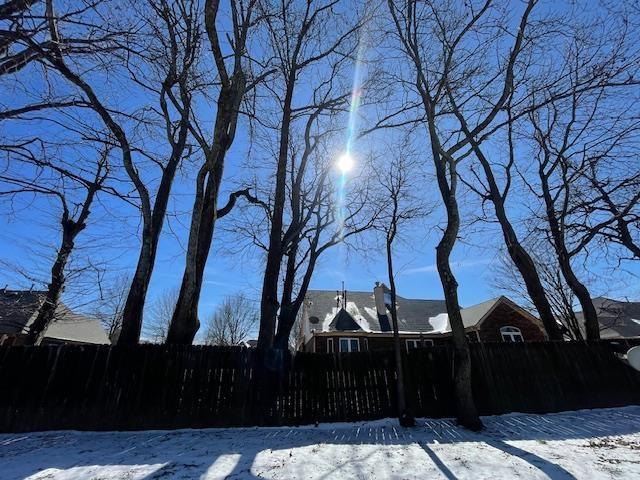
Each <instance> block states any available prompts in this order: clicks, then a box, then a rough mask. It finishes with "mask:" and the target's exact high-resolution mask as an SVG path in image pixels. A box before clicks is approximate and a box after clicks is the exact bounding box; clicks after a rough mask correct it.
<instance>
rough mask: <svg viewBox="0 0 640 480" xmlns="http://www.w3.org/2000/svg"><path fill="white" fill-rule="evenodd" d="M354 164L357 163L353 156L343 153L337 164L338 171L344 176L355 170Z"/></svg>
mask: <svg viewBox="0 0 640 480" xmlns="http://www.w3.org/2000/svg"><path fill="white" fill-rule="evenodd" d="M354 164H355V162H354V160H353V157H352V156H351V154H350V153H343V154H342V155H340V157H338V161H337V162H336V167H338V170H340V171H341V172H342V173H343V174H345V173H347V172H350V171H351V170H353V167H354Z"/></svg>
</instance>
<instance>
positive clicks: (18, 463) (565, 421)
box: [0, 407, 640, 479]
mask: <svg viewBox="0 0 640 480" xmlns="http://www.w3.org/2000/svg"><path fill="white" fill-rule="evenodd" d="M484 422H485V425H486V427H487V428H486V430H484V431H483V432H481V433H478V434H476V433H471V432H468V431H465V430H462V429H460V428H457V427H455V426H454V425H453V423H452V422H451V421H449V420H427V419H422V420H420V421H419V425H418V426H417V427H416V428H412V429H402V428H400V427H398V426H397V423H396V422H395V421H394V420H381V421H375V422H367V423H358V424H354V423H350V424H333V425H321V426H319V427H300V428H238V429H211V430H178V431H147V432H101V433H95V432H66V431H65V432H44V433H29V434H13V435H6V434H5V435H0V478H2V479H14V478H16V479H17V478H29V479H45V478H46V479H121V478H123V479H170V478H179V479H191V478H195V479H198V478H201V479H214V478H236V479H241V478H242V479H244V478H269V479H276V478H279V479H285V478H286V479H290V478H339V479H346V478H360V479H368V478H398V479H405V478H406V479H409V478H420V479H425V478H446V479H454V478H474V479H477V478H514V477H520V478H554V479H556V478H588V479H594V478H640V407H626V408H617V409H603V410H589V411H580V412H566V413H558V414H549V415H521V414H518V415H516V414H514V415H501V416H495V417H485V418H484Z"/></svg>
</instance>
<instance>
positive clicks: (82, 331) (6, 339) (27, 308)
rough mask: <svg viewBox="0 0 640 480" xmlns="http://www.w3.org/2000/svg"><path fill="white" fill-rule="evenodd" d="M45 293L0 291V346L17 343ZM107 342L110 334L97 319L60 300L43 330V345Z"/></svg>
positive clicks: (33, 317) (33, 316)
mask: <svg viewBox="0 0 640 480" xmlns="http://www.w3.org/2000/svg"><path fill="white" fill-rule="evenodd" d="M44 298H45V292H41V291H32V290H6V289H3V290H0V345H20V344H22V342H23V339H24V337H25V335H26V333H27V332H28V331H29V326H30V325H31V324H32V323H33V321H34V320H35V317H36V315H37V312H38V308H39V307H40V305H41V304H42V302H43V301H44ZM63 343H75V344H89V343H92V344H108V343H111V342H110V341H109V337H108V336H107V333H106V332H105V331H104V329H103V328H102V325H101V324H100V321H99V320H98V319H95V318H90V317H87V316H85V315H80V314H78V313H74V312H73V311H71V310H70V309H69V308H68V307H67V306H66V305H64V304H63V303H61V304H60V305H58V308H57V310H56V315H55V320H54V321H53V323H52V324H51V325H49V328H47V331H46V333H45V338H44V340H43V342H42V344H43V345H58V344H63Z"/></svg>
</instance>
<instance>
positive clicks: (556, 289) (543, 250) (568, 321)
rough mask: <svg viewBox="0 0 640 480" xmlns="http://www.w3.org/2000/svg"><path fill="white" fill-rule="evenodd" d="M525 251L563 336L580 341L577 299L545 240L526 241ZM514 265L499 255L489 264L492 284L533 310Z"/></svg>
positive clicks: (582, 331) (580, 327)
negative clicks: (534, 266) (533, 266)
mask: <svg viewBox="0 0 640 480" xmlns="http://www.w3.org/2000/svg"><path fill="white" fill-rule="evenodd" d="M526 248H527V251H528V253H529V255H530V256H531V258H532V259H533V261H534V262H535V265H536V271H537V272H538V275H539V277H540V282H541V283H542V286H543V288H544V291H545V295H546V297H547V299H548V300H549V304H550V305H551V309H552V311H553V315H554V318H555V321H556V322H558V325H559V327H560V329H561V331H562V333H563V335H564V336H566V337H568V338H570V339H572V340H583V339H584V329H583V327H582V325H581V324H580V322H579V320H578V318H577V316H576V311H575V304H576V298H575V296H574V294H573V292H572V291H571V289H570V288H569V286H568V285H567V284H566V282H565V281H564V278H563V276H562V273H561V272H560V269H559V267H558V264H557V261H556V260H555V255H554V254H550V252H549V248H553V247H551V246H550V245H548V242H547V240H546V239H544V240H543V241H541V242H537V243H534V242H529V243H527V244H526ZM514 267H515V265H514V264H513V262H512V261H511V259H510V258H507V257H506V256H504V255H502V256H500V257H499V258H498V261H497V262H495V263H494V264H493V265H492V272H493V275H492V280H491V284H492V286H493V287H494V288H495V289H496V290H498V291H499V292H507V293H508V295H509V296H510V297H511V298H512V299H513V300H515V301H517V302H519V303H520V304H521V305H523V306H525V308H527V309H528V310H531V311H533V310H535V305H534V303H533V301H532V300H531V297H530V296H529V292H528V290H527V288H526V285H524V284H523V282H522V276H521V275H520V274H519V272H518V271H517V270H516V269H514Z"/></svg>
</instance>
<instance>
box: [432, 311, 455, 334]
mask: <svg viewBox="0 0 640 480" xmlns="http://www.w3.org/2000/svg"><path fill="white" fill-rule="evenodd" d="M429 324H430V325H431V326H432V327H433V330H432V331H430V332H429V333H445V332H450V331H451V329H450V328H449V315H447V314H446V313H439V314H438V315H436V316H435V317H429Z"/></svg>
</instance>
